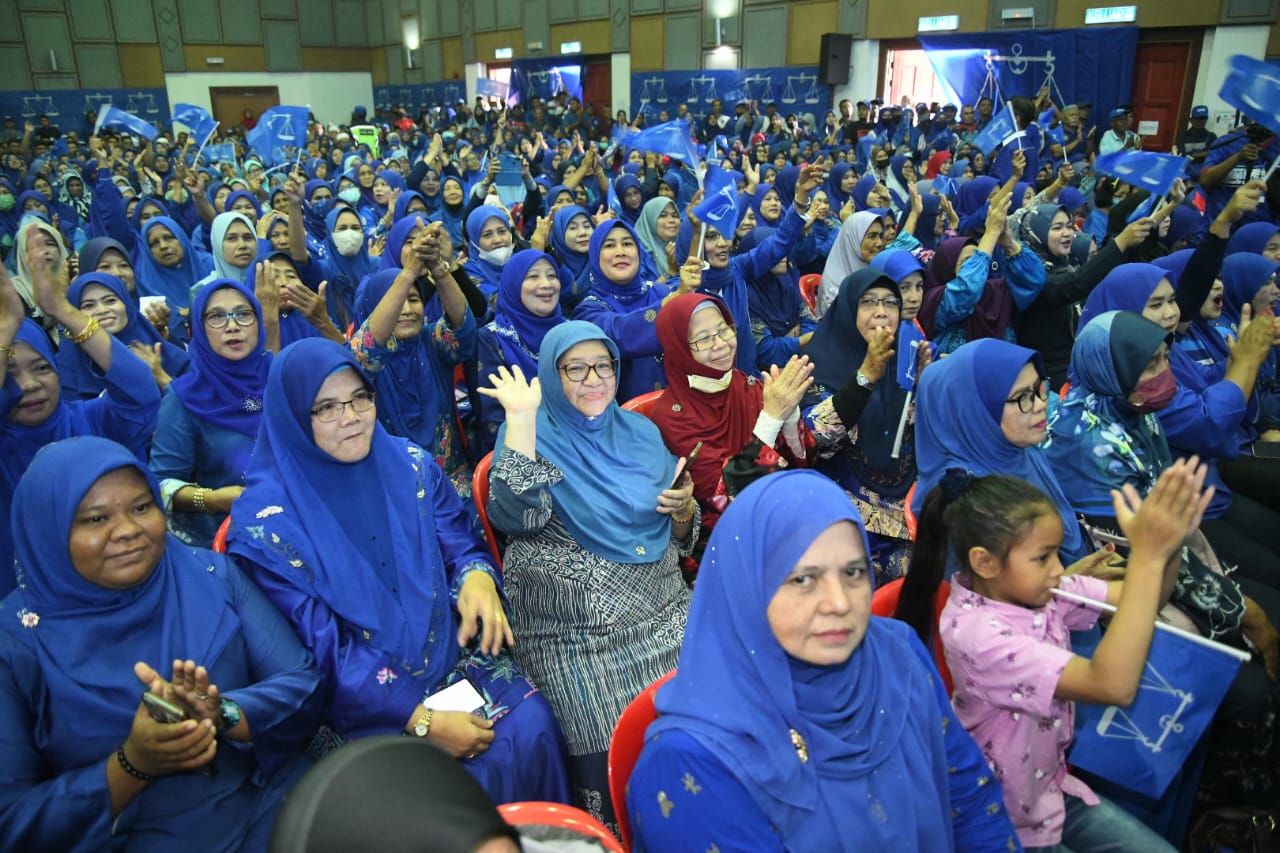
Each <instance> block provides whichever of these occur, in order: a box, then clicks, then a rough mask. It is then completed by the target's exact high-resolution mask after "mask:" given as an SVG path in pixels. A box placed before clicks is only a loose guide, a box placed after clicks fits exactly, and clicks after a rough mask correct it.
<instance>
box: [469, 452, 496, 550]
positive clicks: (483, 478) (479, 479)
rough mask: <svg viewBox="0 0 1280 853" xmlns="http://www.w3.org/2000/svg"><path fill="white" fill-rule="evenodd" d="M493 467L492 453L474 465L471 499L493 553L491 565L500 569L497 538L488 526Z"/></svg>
mask: <svg viewBox="0 0 1280 853" xmlns="http://www.w3.org/2000/svg"><path fill="white" fill-rule="evenodd" d="M492 465H493V451H492V450H490V451H489V452H488V453H486V454H485V455H484V458H483V459H481V460H480V461H479V462H477V463H476V470H475V473H473V474H472V475H471V499H472V500H473V501H475V504H476V512H478V513H479V514H480V524H482V525H483V526H484V538H485V539H487V540H488V542H489V550H490V551H491V552H492V553H493V563H494V565H495V566H497V567H498V569H499V571H501V569H502V553H501V552H500V551H499V550H498V537H497V536H495V535H494V532H493V527H492V526H491V525H490V524H489V468H490V466H492Z"/></svg>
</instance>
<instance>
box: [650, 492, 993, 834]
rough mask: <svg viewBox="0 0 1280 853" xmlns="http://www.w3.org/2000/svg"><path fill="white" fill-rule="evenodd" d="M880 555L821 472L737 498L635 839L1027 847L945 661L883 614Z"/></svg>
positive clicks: (663, 729) (708, 561) (658, 746)
mask: <svg viewBox="0 0 1280 853" xmlns="http://www.w3.org/2000/svg"><path fill="white" fill-rule="evenodd" d="M866 554H867V541H866V535H865V533H864V531H863V526H862V519H861V518H859V516H858V513H857V511H856V510H855V509H854V507H853V505H852V504H850V503H849V501H848V500H847V499H846V497H845V494H844V492H843V491H842V490H841V489H840V487H839V486H837V485H836V484H835V483H833V482H832V481H831V480H830V479H828V478H826V477H824V476H822V475H821V474H818V473H815V472H810V471H790V472H788V471H784V472H780V473H777V474H773V475H771V476H769V477H765V478H763V479H761V480H759V481H757V482H755V483H753V484H752V485H750V486H748V487H747V488H746V489H745V490H744V491H743V492H742V493H741V494H740V495H739V496H738V498H737V499H736V500H735V501H734V502H733V503H731V504H730V505H729V508H728V509H727V510H726V511H725V514H724V515H723V516H722V517H721V519H720V523H719V524H718V525H717V526H716V532H715V533H713V534H712V536H711V542H710V544H709V545H708V547H707V556H706V557H705V558H704V560H703V563H702V569H701V571H700V572H699V578H698V592H697V595H695V596H694V601H693V605H692V607H691V609H690V612H689V624H688V628H687V629H686V631H685V642H684V646H683V649H682V652H681V655H680V666H679V669H678V670H677V672H676V675H675V677H674V678H673V679H672V680H671V681H670V682H669V683H667V684H666V685H665V686H663V687H662V688H660V689H659V690H658V695H657V701H656V704H657V709H658V714H659V716H658V719H657V721H656V722H655V723H653V724H651V725H650V726H649V729H648V732H647V733H646V743H645V746H644V750H643V752H641V754H640V759H639V761H638V763H637V764H636V768H635V770H634V772H633V773H632V775H631V781H630V785H629V786H628V795H627V808H628V812H629V813H630V815H631V818H632V825H633V827H634V830H635V834H636V837H637V845H636V847H637V849H644V850H704V849H712V848H716V849H720V850H758V851H782V850H850V851H851V850H868V849H881V850H931V851H932V850H1003V849H1006V847H1008V849H1015V848H1016V846H1017V841H1016V838H1015V836H1014V831H1013V826H1012V824H1011V823H1010V821H1009V817H1008V814H1007V813H1006V811H1005V808H1004V804H1003V800H1002V793H1001V788H1000V784H999V782H998V780H996V779H994V778H992V776H991V773H990V769H989V768H988V767H987V765H986V761H985V759H984V758H983V756H982V753H981V751H980V750H979V749H978V747H977V745H976V744H975V743H974V742H973V739H972V738H970V737H969V735H968V734H967V733H966V732H965V731H964V727H963V726H961V725H960V723H959V722H958V721H957V720H956V718H955V715H954V712H953V711H952V709H951V703H950V701H949V700H948V698H947V695H946V690H945V688H944V687H943V686H942V680H941V679H940V678H939V676H938V672H937V669H936V668H935V667H934V664H933V662H932V659H931V656H930V654H929V653H928V652H927V651H925V648H924V646H923V645H922V644H921V643H920V642H919V640H918V639H917V638H916V637H915V635H914V633H913V632H912V631H911V629H910V628H909V627H907V626H906V625H905V624H901V623H896V622H894V621H893V620H889V619H882V618H879V617H875V616H871V615H870V603H871V592H872V587H873V585H874V584H873V582H872V580H871V577H870V571H869V569H868V565H867V557H866Z"/></svg>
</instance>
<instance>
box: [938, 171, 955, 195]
mask: <svg viewBox="0 0 1280 853" xmlns="http://www.w3.org/2000/svg"><path fill="white" fill-rule="evenodd" d="M933 189H934V191H935V192H937V193H938V195H944V196H946V197H947V198H949V199H955V197H956V192H957V187H956V179H955V178H948V177H947V176H946V175H939V176H938V177H936V178H934V179H933Z"/></svg>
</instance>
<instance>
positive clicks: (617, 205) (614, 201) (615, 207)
mask: <svg viewBox="0 0 1280 853" xmlns="http://www.w3.org/2000/svg"><path fill="white" fill-rule="evenodd" d="M606 204H608V205H609V210H611V211H612V212H613V215H614V216H616V217H618V218H619V219H621V218H622V202H620V201H619V200H618V191H617V190H615V189H614V188H613V181H610V182H609V194H608V197H607V199H606Z"/></svg>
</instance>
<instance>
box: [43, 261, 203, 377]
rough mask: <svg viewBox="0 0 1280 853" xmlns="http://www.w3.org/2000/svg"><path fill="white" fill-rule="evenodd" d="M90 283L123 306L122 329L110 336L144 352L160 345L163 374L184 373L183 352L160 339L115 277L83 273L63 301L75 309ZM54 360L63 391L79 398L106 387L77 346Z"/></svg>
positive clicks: (63, 350) (186, 362)
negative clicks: (108, 292)
mask: <svg viewBox="0 0 1280 853" xmlns="http://www.w3.org/2000/svg"><path fill="white" fill-rule="evenodd" d="M91 284H96V285H99V286H101V287H105V288H106V289H107V290H109V291H111V292H112V293H113V294H115V297H116V298H117V299H119V300H120V302H121V303H122V304H123V305H124V310H125V327H124V328H123V329H121V330H119V331H117V332H113V333H112V334H113V335H115V337H116V338H117V339H118V340H119V341H120V342H121V343H123V344H125V345H128V344H132V343H140V344H142V345H143V346H145V347H146V348H147V349H151V348H153V347H154V346H155V345H156V344H160V362H161V365H162V366H163V367H164V372H165V373H167V374H169V376H170V377H178V376H181V375H182V374H183V373H185V372H186V371H187V367H188V366H189V364H190V358H189V357H188V356H187V351H186V350H184V349H183V348H182V347H180V346H177V345H175V344H171V343H169V342H168V341H166V340H165V339H164V337H163V336H162V335H161V334H160V332H158V331H157V330H156V327H155V326H153V325H152V324H151V321H150V320H147V319H146V318H145V317H143V316H142V313H141V312H140V311H139V310H138V306H137V304H136V303H135V302H134V301H133V297H132V296H130V295H129V291H128V289H126V288H125V286H124V282H123V281H121V280H120V279H118V278H116V277H115V276H113V275H109V274H107V273H103V272H87V273H85V274H83V275H81V276H80V277H79V278H77V279H76V280H75V281H74V282H72V283H71V286H70V287H69V288H67V301H68V302H70V303H71V304H72V305H76V306H79V305H80V297H81V296H82V295H83V294H84V289H85V288H86V287H87V286H89V285H91ZM57 358H58V379H59V380H60V381H61V382H62V387H63V389H64V390H69V391H75V392H78V393H79V395H80V396H82V397H96V396H98V394H100V393H101V392H102V390H103V389H104V388H106V383H105V382H104V381H103V379H102V374H101V372H100V371H99V369H98V366H97V365H95V364H94V363H93V360H92V359H90V358H89V356H87V355H85V352H84V350H83V349H81V348H80V347H77V346H64V347H62V348H61V349H59V350H58V356H57Z"/></svg>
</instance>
